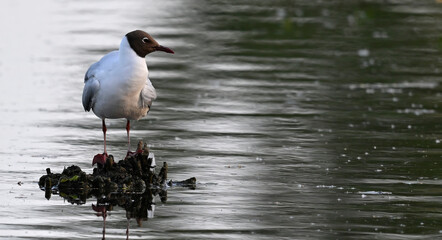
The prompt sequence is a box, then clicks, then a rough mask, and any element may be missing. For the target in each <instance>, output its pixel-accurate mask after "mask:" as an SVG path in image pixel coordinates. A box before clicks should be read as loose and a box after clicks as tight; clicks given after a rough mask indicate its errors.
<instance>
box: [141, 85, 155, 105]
mask: <svg viewBox="0 0 442 240" xmlns="http://www.w3.org/2000/svg"><path fill="white" fill-rule="evenodd" d="M156 98H157V92H156V91H155V88H154V87H153V85H152V83H151V82H150V80H149V78H148V79H147V81H146V85H144V88H143V90H141V93H140V106H141V107H142V108H146V107H149V108H150V106H151V105H152V101H153V100H155V99H156Z"/></svg>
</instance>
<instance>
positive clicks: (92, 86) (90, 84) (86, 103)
mask: <svg viewBox="0 0 442 240" xmlns="http://www.w3.org/2000/svg"><path fill="white" fill-rule="evenodd" d="M99 89H100V82H99V81H98V80H96V79H93V78H92V79H89V80H88V81H87V82H86V83H85V84H84V88H83V107H84V110H85V111H88V112H89V111H90V110H91V108H92V106H93V105H94V101H95V96H96V94H97V92H98V90H99Z"/></svg>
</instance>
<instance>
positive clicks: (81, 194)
mask: <svg viewBox="0 0 442 240" xmlns="http://www.w3.org/2000/svg"><path fill="white" fill-rule="evenodd" d="M155 167H156V163H155V156H154V155H153V154H152V153H149V149H148V148H147V146H146V144H144V145H143V142H142V141H140V142H139V143H138V148H137V151H136V152H135V153H134V154H128V156H127V157H126V158H125V159H123V160H120V161H118V162H115V160H114V157H113V156H112V155H109V156H108V157H107V159H106V162H105V164H100V163H97V167H95V168H94V169H93V173H92V174H87V173H85V172H83V171H82V170H81V168H80V167H78V166H76V165H72V166H70V167H67V168H65V169H64V170H63V172H62V173H52V172H51V169H50V168H47V169H46V175H43V176H42V177H41V178H40V180H39V182H38V184H39V186H40V188H41V189H42V190H44V191H45V192H46V195H45V196H46V198H48V199H49V198H50V197H51V194H53V193H55V194H59V195H60V196H69V195H74V196H76V197H77V198H78V201H74V202H75V203H77V204H81V203H82V202H83V203H84V201H82V200H81V199H83V200H85V199H86V198H89V197H91V196H92V195H95V196H102V195H106V194H109V193H116V192H119V193H144V192H145V191H146V189H150V190H155V191H158V192H162V190H166V189H167V187H171V186H182V187H188V188H191V189H194V188H195V186H196V178H194V177H192V178H189V179H187V180H184V181H176V182H174V181H172V180H169V181H167V172H168V165H167V163H166V162H164V163H163V166H162V167H161V169H160V171H159V173H158V174H156V173H155ZM164 192H165V191H164ZM160 195H161V194H160ZM165 196H166V197H164V196H163V197H161V199H162V201H163V200H164V201H165V199H167V194H166V195H165Z"/></svg>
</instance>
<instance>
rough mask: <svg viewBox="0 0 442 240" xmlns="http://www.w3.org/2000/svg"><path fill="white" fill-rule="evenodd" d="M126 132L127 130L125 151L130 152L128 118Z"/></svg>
mask: <svg viewBox="0 0 442 240" xmlns="http://www.w3.org/2000/svg"><path fill="white" fill-rule="evenodd" d="M126 132H127V152H128V153H130V136H129V132H130V120H129V119H128V120H127V123H126Z"/></svg>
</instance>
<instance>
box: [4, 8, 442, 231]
mask: <svg viewBox="0 0 442 240" xmlns="http://www.w3.org/2000/svg"><path fill="white" fill-rule="evenodd" d="M0 9H1V10H0V16H1V17H0V20H1V21H0V26H1V29H2V33H1V34H0V36H1V37H0V42H1V45H0V83H1V85H0V112H1V118H0V128H1V132H2V133H1V138H0V157H1V163H2V164H1V167H0V176H1V177H2V180H1V181H0V191H1V192H0V193H1V197H0V199H1V201H0V230H1V231H0V238H4V239H22V238H23V239H100V238H101V236H102V227H103V222H102V218H101V217H99V216H96V215H95V212H94V211H93V210H92V208H91V205H92V203H94V199H89V200H87V202H86V204H84V205H72V204H70V203H68V202H67V201H65V200H63V198H61V197H59V196H53V197H52V198H51V199H50V201H47V200H46V199H45V198H44V192H42V191H40V189H38V186H37V181H38V179H39V177H40V176H41V175H43V174H44V173H45V168H46V167H50V168H51V169H53V171H56V172H59V171H61V170H62V169H63V167H65V166H70V165H72V164H76V165H79V166H80V167H82V168H83V169H86V171H88V172H91V171H92V169H91V167H90V163H91V159H92V156H93V155H94V154H96V153H99V152H100V151H102V133H101V123H100V120H99V119H98V118H96V117H95V116H94V115H93V114H92V113H85V112H83V109H82V105H81V93H82V88H83V76H84V72H85V71H86V70H87V68H88V66H89V65H90V64H92V63H93V62H95V61H97V60H98V59H99V58H100V57H101V56H102V55H104V54H105V53H107V52H108V51H111V50H114V49H116V48H117V47H118V46H119V42H120V40H121V37H122V36H123V35H124V34H125V33H127V32H129V31H131V30H134V29H143V30H146V31H148V32H149V33H151V34H152V35H153V36H155V38H156V39H157V40H158V41H159V42H160V43H161V44H163V45H166V46H169V47H171V48H172V49H173V50H174V51H175V52H176V54H175V55H166V54H161V53H155V54H152V55H149V56H148V57H147V59H146V60H147V63H148V66H149V70H150V79H151V80H152V82H153V84H154V86H155V87H156V89H157V93H158V99H157V100H156V101H155V102H154V105H153V109H152V111H151V112H150V113H149V115H148V116H147V117H146V118H144V119H142V120H140V121H138V122H136V123H134V124H133V133H132V141H133V142H135V141H136V140H137V139H144V141H146V142H148V144H149V146H150V148H151V150H152V151H153V152H154V153H155V156H156V161H157V162H159V163H160V162H163V161H167V162H168V163H169V177H170V178H173V179H178V180H180V179H185V178H188V177H193V176H194V177H196V178H197V180H198V184H197V188H196V189H195V190H190V189H187V188H179V187H176V188H171V189H169V190H168V201H167V203H165V204H163V203H161V202H160V201H159V199H156V200H157V203H156V209H155V216H154V218H151V219H149V220H148V221H146V222H143V223H142V225H141V226H139V225H138V224H137V222H136V221H135V219H130V220H129V228H130V234H129V235H130V239H151V238H152V239H273V238H279V239H423V238H427V239H434V238H442V203H441V197H442V190H441V185H442V180H440V178H441V176H442V162H441V160H442V159H441V157H442V143H441V141H442V125H441V117H442V114H441V113H442V101H441V99H442V96H441V92H442V91H441V87H440V83H441V79H442V78H441V75H442V74H441V70H442V57H441V56H442V55H441V51H442V35H441V33H442V25H441V22H442V4H439V3H437V1H433V0H428V1H393V0H391V1H307V0H304V1H253V0H252V1H197V0H192V1H165V2H158V1H125V3H121V2H120V1H94V2H92V1H75V2H74V1H53V0H47V1H40V2H38V3H37V2H36V1H3V2H2V3H1V6H0ZM108 125H109V126H108V127H109V130H108V141H109V142H108V144H109V145H108V150H109V152H110V153H111V154H114V155H116V157H118V158H122V157H123V154H121V156H119V153H124V151H125V149H126V143H125V140H126V134H125V129H124V126H125V122H124V120H113V121H112V120H110V121H108ZM19 181H20V182H22V183H23V185H21V186H19V185H18V184H17V182H19ZM106 221H107V222H106V238H107V239H125V238H126V225H127V221H128V220H127V217H126V211H125V210H124V209H123V208H120V207H115V208H114V209H113V211H111V212H110V213H109V216H108V217H107V220H106Z"/></svg>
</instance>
